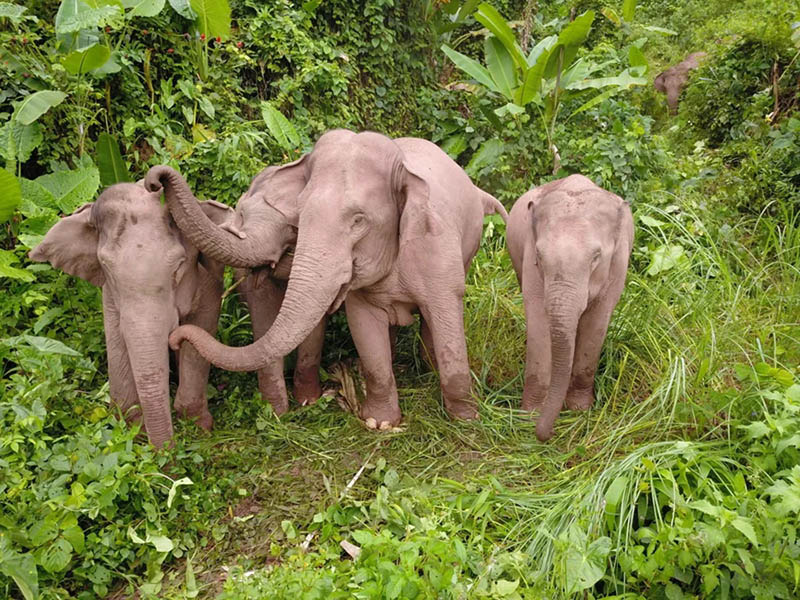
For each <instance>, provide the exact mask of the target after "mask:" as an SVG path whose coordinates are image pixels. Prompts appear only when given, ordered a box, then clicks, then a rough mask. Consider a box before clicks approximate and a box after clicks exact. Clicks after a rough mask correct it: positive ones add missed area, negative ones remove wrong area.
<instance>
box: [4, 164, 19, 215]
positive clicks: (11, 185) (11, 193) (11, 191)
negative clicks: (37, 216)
mask: <svg viewBox="0 0 800 600" xmlns="http://www.w3.org/2000/svg"><path fill="white" fill-rule="evenodd" d="M21 201H22V190H21V188H20V185H19V181H18V180H17V178H16V177H14V175H13V174H11V173H9V172H8V171H6V170H5V169H0V224H2V223H5V222H6V221H8V220H9V219H10V218H11V215H13V214H14V211H16V210H17V206H19V203H20V202H21Z"/></svg>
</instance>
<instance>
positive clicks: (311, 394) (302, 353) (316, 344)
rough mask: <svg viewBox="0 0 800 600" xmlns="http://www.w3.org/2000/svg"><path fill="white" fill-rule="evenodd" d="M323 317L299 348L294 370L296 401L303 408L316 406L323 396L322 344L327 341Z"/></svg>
mask: <svg viewBox="0 0 800 600" xmlns="http://www.w3.org/2000/svg"><path fill="white" fill-rule="evenodd" d="M327 320H328V319H327V318H326V317H323V318H322V320H321V321H320V322H319V324H318V325H317V326H316V327H315V328H314V330H313V331H312V332H311V333H310V334H309V336H308V337H307V338H306V339H305V340H303V342H302V343H301V344H300V345H299V346H298V347H297V365H296V366H295V369H294V399H295V400H297V402H298V403H299V404H300V405H301V406H307V405H310V404H314V403H315V402H316V401H317V400H319V397H320V396H321V395H322V385H321V384H320V381H319V365H320V363H321V362H322V343H323V342H324V341H325V324H326V322H327Z"/></svg>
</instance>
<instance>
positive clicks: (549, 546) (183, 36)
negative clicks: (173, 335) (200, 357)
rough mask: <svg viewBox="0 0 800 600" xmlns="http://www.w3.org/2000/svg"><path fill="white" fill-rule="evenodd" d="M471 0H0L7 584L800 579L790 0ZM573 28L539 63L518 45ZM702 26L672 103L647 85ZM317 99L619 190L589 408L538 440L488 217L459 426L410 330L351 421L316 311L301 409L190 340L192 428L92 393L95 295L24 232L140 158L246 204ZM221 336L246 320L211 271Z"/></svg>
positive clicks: (35, 591) (603, 584) (703, 586)
mask: <svg viewBox="0 0 800 600" xmlns="http://www.w3.org/2000/svg"><path fill="white" fill-rule="evenodd" d="M490 4H491V5H492V6H493V7H494V9H496V13H495V12H493V11H492V10H491V7H488V8H487V7H486V6H485V5H481V6H480V7H479V6H478V2H473V1H465V2H459V1H458V0H414V1H401V0H364V1H356V0H308V1H305V2H303V1H302V0H294V1H292V0H230V3H229V4H228V2H227V1H226V0H169V2H165V0H62V1H59V0H29V1H27V2H25V3H19V2H16V3H14V2H0V74H2V75H1V76H2V85H0V155H2V159H3V162H4V165H5V170H0V227H2V230H1V231H0V283H2V294H0V361H1V362H0V377H1V378H2V379H0V597H3V598H6V597H7V598H25V599H27V600H30V599H34V598H42V599H56V598H81V599H88V598H126V597H134V594H136V596H135V597H139V598H197V597H201V598H224V599H235V598H291V599H293V600H294V599H298V598H309V599H311V598H320V599H322V598H362V599H366V598H390V599H392V598H504V599H514V598H531V599H533V598H537V599H538V598H581V599H589V598H607V599H611V598H615V599H619V600H622V599H626V600H628V599H630V600H632V599H636V598H647V599H650V598H653V599H668V600H678V599H682V598H718V599H720V600H721V599H727V598H758V599H771V598H797V597H800V540H799V539H798V531H800V526H799V525H798V523H799V522H800V519H799V518H798V513H800V383H798V381H800V371H799V370H798V364H800V110H799V107H800V23H798V22H800V9H799V8H798V6H797V4H796V2H795V1H794V0H770V1H769V2H766V1H765V0H735V1H730V0H640V1H639V2H638V3H636V2H635V1H631V0H624V1H620V0H552V1H548V2H544V1H537V0H493V1H492V2H490ZM575 23H578V24H579V25H575ZM587 25H588V26H590V27H588V26H587ZM579 26H580V27H583V29H582V31H577V29H578V28H579ZM570 28H571V29H570ZM568 30H569V31H570V32H571V33H569V34H564V35H563V37H562V38H558V39H559V40H560V41H563V42H564V44H565V45H564V46H563V47H565V48H567V50H568V51H567V52H565V55H564V56H566V58H568V59H569V60H568V61H566V62H565V64H564V65H563V66H564V70H563V72H562V73H561V75H563V76H564V77H563V78H562V80H561V82H560V84H558V87H557V84H556V81H558V79H557V78H556V76H555V74H554V73H553V72H549V71H548V69H544V70H540V71H539V72H537V73H532V74H531V73H528V71H529V70H530V71H534V70H535V69H533V68H529V67H530V65H526V63H524V62H519V61H516V59H517V55H516V54H514V53H515V52H516V50H514V48H515V46H514V45H515V44H516V48H519V49H520V51H521V52H523V53H524V56H522V61H524V60H525V57H526V56H527V55H528V53H529V52H531V51H535V52H543V51H547V50H546V46H547V44H544V45H542V44H541V43H542V40H546V39H547V38H548V37H549V36H553V35H558V34H559V33H563V32H565V31H568ZM509 48H511V50H508V49H509ZM537 48H538V50H537ZM695 51H705V52H707V53H708V57H707V58H706V60H705V61H704V62H703V63H702V65H701V67H700V68H699V69H698V70H696V71H694V72H692V74H691V76H690V79H689V83H688V86H687V88H686V89H685V91H684V93H683V95H682V98H681V103H680V108H679V113H678V114H677V115H676V116H671V115H669V114H668V111H667V106H666V101H665V98H664V96H663V95H661V94H659V93H657V92H656V91H655V90H654V89H653V87H652V81H653V79H654V77H655V76H656V75H657V74H658V73H659V72H661V71H662V70H663V69H665V68H667V67H668V66H670V65H672V64H675V63H677V62H679V61H680V60H682V59H683V58H684V57H685V56H686V55H688V54H689V53H690V52H695ZM535 56H537V55H534V58H535ZM573 61H574V62H573ZM534 63H535V61H534ZM576 65H577V66H576ZM568 68H569V69H568ZM481 69H483V70H481ZM550 71H552V69H551V70H550ZM486 74H488V76H487V75H486ZM567 75H569V77H567ZM536 77H538V79H535V78H536ZM528 78H530V82H531V83H530V86H531V87H526V85H528V84H527V83H526V82H528ZM556 90H558V91H556ZM333 127H347V128H351V129H354V130H365V129H370V130H375V131H380V132H383V133H385V134H388V135H392V136H401V135H413V136H419V137H423V138H427V139H430V140H433V141H434V142H436V143H438V144H439V145H441V146H442V147H443V148H444V149H446V151H447V152H448V153H449V154H450V155H451V156H453V157H454V158H455V159H456V160H457V161H458V162H459V164H461V165H462V166H464V167H465V168H466V170H467V172H468V173H469V174H470V176H471V177H472V178H473V180H474V181H475V182H476V183H477V184H478V185H480V186H481V187H482V188H484V189H486V190H489V191H491V192H492V193H493V194H495V195H496V196H497V197H498V198H500V199H501V200H502V201H503V202H504V203H505V204H506V206H509V207H510V206H511V203H513V201H514V200H515V199H516V198H517V197H519V195H521V194H522V193H523V192H525V191H526V190H527V189H529V188H530V187H532V186H535V185H540V184H541V183H543V182H546V181H550V180H552V179H554V178H555V177H558V176H563V175H565V174H569V173H576V172H579V173H583V174H585V175H587V176H589V177H591V178H592V179H593V180H594V181H596V182H597V183H598V184H599V185H602V186H604V187H606V188H607V189H609V190H611V191H613V192H615V193H617V194H619V195H620V196H622V197H624V198H625V199H626V200H628V201H629V202H630V203H631V206H632V208H633V212H634V217H635V225H636V239H635V244H634V250H633V256H632V259H631V265H630V269H629V274H628V280H627V286H626V290H625V292H624V294H623V297H622V300H621V301H620V303H619V305H618V306H617V309H616V312H615V314H614V317H613V319H612V323H611V328H610V330H609V334H608V338H607V340H606V343H605V348H604V353H603V357H602V359H601V365H600V368H599V370H598V377H597V382H596V386H597V398H598V402H597V403H596V405H595V407H594V409H592V410H591V411H588V412H586V413H572V412H565V413H564V414H563V415H562V417H561V418H560V420H559V421H558V422H557V424H556V436H555V437H554V438H553V439H552V440H551V441H550V442H549V443H547V444H541V443H538V442H537V441H536V438H535V436H534V422H533V421H531V420H530V417H529V416H528V415H526V414H524V413H522V412H520V411H519V410H518V407H519V400H520V395H521V391H522V385H523V377H522V369H523V365H524V356H525V354H524V344H525V321H524V312H523V308H522V299H521V295H520V292H519V287H518V284H517V282H516V279H515V277H514V274H513V271H512V269H511V266H510V262H509V258H508V255H507V253H506V251H505V246H504V227H503V224H502V221H500V220H498V219H496V218H494V217H489V218H487V225H486V227H485V232H484V239H483V244H482V247H481V250H480V252H479V254H478V256H477V257H476V259H475V260H474V261H473V264H472V269H471V271H470V273H469V277H468V282H467V294H466V298H465V303H466V331H467V337H468V346H469V351H470V360H471V364H472V372H473V377H474V392H475V395H476V397H477V398H478V399H479V401H480V414H481V418H480V421H478V422H474V423H456V422H452V421H450V420H449V419H448V418H447V416H446V414H445V413H444V410H443V409H442V406H441V396H440V392H439V384H438V377H437V376H436V374H435V373H431V372H429V371H428V370H427V369H426V368H425V367H424V366H423V364H421V363H420V362H419V359H418V358H417V357H418V353H417V346H418V344H419V339H418V331H417V330H416V329H415V328H413V327H412V328H407V330H406V331H404V332H402V333H401V335H400V337H399V340H398V344H399V346H398V352H397V359H396V367H395V368H396V373H397V375H398V382H399V386H400V388H401V389H400V396H401V405H402V407H403V413H404V415H405V422H404V424H403V426H402V427H401V428H400V429H399V430H397V431H393V432H389V433H382V434H376V433H374V432H370V431H367V430H365V429H364V428H363V427H362V426H361V424H360V423H359V421H358V419H357V418H356V417H355V416H353V415H352V414H349V413H348V412H345V411H343V410H342V408H345V407H347V406H348V405H349V404H352V403H353V402H355V401H356V398H355V397H354V393H353V390H354V388H357V387H358V372H357V369H355V367H354V364H355V352H354V349H353V347H352V343H351V341H350V339H349V335H348V332H347V325H346V322H345V321H344V318H343V317H342V316H339V315H337V316H336V317H335V318H334V319H333V322H332V324H331V326H330V327H329V331H328V333H327V340H326V342H327V343H326V348H325V356H324V362H323V365H324V368H325V373H324V375H325V378H326V385H327V386H328V387H329V388H330V389H331V390H333V391H335V392H337V394H334V395H327V396H325V397H323V398H322V399H321V400H320V401H319V402H318V403H317V404H316V405H314V406H312V407H308V408H304V409H302V410H300V409H297V410H293V411H291V412H290V413H289V414H288V415H285V416H283V417H281V418H280V419H279V418H277V417H275V415H274V414H273V413H272V411H271V408H270V406H269V405H268V404H267V403H265V402H262V401H261V399H260V397H259V394H258V391H257V386H256V377H255V375H254V374H252V373H227V372H224V371H221V370H217V369H212V374H211V380H210V382H209V395H210V401H211V411H212V413H213V415H214V419H215V430H214V431H213V432H212V433H211V434H206V433H204V432H203V431H201V430H200V429H198V428H197V427H195V426H194V425H192V424H188V423H186V422H184V421H176V424H177V425H176V426H177V435H176V442H177V443H176V446H175V448H173V449H171V450H167V451H161V452H156V451H155V450H154V449H153V448H152V447H151V446H148V445H147V444H146V443H145V442H144V441H143V438H142V436H141V434H140V433H139V431H138V430H137V428H132V427H128V426H126V425H125V424H124V423H120V422H118V421H117V420H116V419H115V418H114V417H113V416H112V415H111V414H110V408H109V396H108V383H107V367H106V358H105V343H104V339H103V320H102V309H101V301H100V299H101V294H100V290H99V289H97V288H95V287H93V286H92V285H90V284H89V283H87V282H84V281H82V280H79V279H77V278H74V277H71V276H69V275H66V274H64V273H61V272H59V271H56V270H53V269H51V268H50V267H49V266H48V265H46V264H36V263H32V262H30V261H29V260H28V258H27V252H28V250H29V249H30V248H32V247H33V246H34V245H35V244H36V243H37V242H38V241H39V240H40V239H41V238H42V236H43V235H44V234H45V232H46V231H47V230H48V228H49V227H50V226H51V225H52V224H53V223H54V222H55V221H56V220H57V219H58V218H59V216H60V215H64V214H69V213H71V212H72V211H73V210H75V209H76V208H77V207H79V206H80V205H81V204H83V203H85V202H88V201H91V200H93V199H94V198H95V197H96V196H97V195H98V193H99V192H100V191H101V190H102V188H103V187H105V186H107V185H109V184H112V183H114V182H117V181H124V180H130V181H134V180H136V179H139V178H140V177H142V176H143V175H144V173H146V171H147V169H148V168H149V167H150V166H152V165H156V164H170V165H172V166H174V167H176V168H177V169H179V170H180V171H181V173H183V174H184V175H185V176H186V177H187V179H188V180H189V182H190V184H191V185H192V186H193V189H194V190H195V192H196V193H197V195H198V196H199V197H203V198H213V199H216V200H218V201H221V202H225V203H227V204H231V205H232V204H235V202H236V200H237V198H238V197H239V195H240V194H241V193H242V192H243V191H244V190H245V189H246V188H247V186H248V184H249V182H250V180H251V178H252V177H253V176H254V175H255V174H256V173H257V172H258V171H259V170H260V169H262V168H263V167H264V166H266V165H269V164H280V163H282V162H285V161H288V160H290V159H293V157H295V156H296V155H297V154H298V153H300V152H303V151H307V150H309V149H310V148H311V146H312V145H313V143H314V141H315V140H316V139H317V137H319V135H321V134H322V133H323V132H324V131H326V130H327V129H330V128H333ZM554 167H555V168H556V169H557V172H556V173H555V174H554V173H553V171H554ZM231 281H232V275H231V274H230V273H229V274H228V275H227V283H228V285H230V284H231ZM219 337H220V339H221V340H222V341H224V342H225V343H228V344H234V345H241V344H245V343H247V342H248V340H250V339H251V337H252V334H251V331H250V325H249V317H248V315H247V311H246V310H245V309H244V308H243V307H242V306H241V304H240V303H239V300H238V298H237V294H236V293H231V294H230V295H228V296H227V297H226V298H225V300H224V304H223V316H222V319H221V321H220V325H219ZM173 389H174V388H173ZM342 542H345V544H344V545H342V544H341V543H342ZM355 548H357V549H358V550H359V551H358V552H356V550H355ZM356 554H357V558H353V555H356Z"/></svg>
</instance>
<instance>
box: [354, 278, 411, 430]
mask: <svg viewBox="0 0 800 600" xmlns="http://www.w3.org/2000/svg"><path fill="white" fill-rule="evenodd" d="M345 311H346V313H347V325H348V326H349V328H350V334H351V335H352V336H353V342H354V343H355V345H356V350H357V351H358V357H359V359H360V360H361V367H362V369H363V372H364V379H365V380H366V383H367V398H366V400H365V401H364V403H363V404H362V406H361V411H360V412H361V415H360V416H361V418H362V419H363V420H364V423H365V424H366V425H367V427H369V428H370V429H389V428H391V427H392V426H394V425H397V424H398V423H400V419H401V418H402V414H401V413H400V403H399V401H398V397H397V384H396V383H395V379H394V372H393V371H392V345H391V340H390V336H389V319H388V317H387V315H386V312H385V311H383V310H381V309H379V308H377V307H375V306H373V305H372V304H369V303H368V302H367V301H366V300H365V299H364V298H363V296H362V295H361V294H360V293H359V292H350V294H348V296H347V300H345Z"/></svg>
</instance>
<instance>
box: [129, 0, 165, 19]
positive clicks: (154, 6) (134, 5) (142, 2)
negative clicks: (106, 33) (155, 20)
mask: <svg viewBox="0 0 800 600" xmlns="http://www.w3.org/2000/svg"><path fill="white" fill-rule="evenodd" d="M164 2H165V0H122V5H123V6H124V7H125V8H128V9H130V11H129V12H128V14H127V15H126V16H127V17H128V18H129V19H130V18H131V17H155V16H156V15H157V14H158V13H160V12H161V11H162V10H163V9H164Z"/></svg>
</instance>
